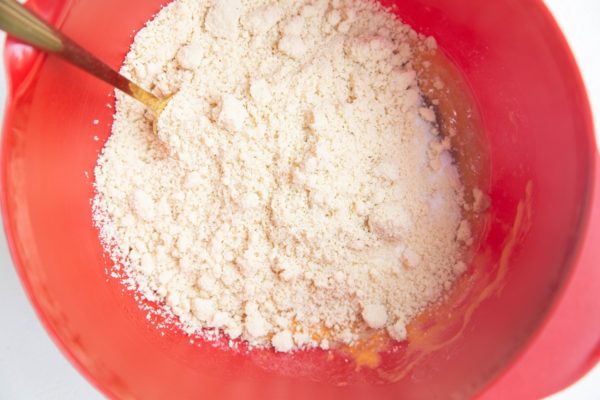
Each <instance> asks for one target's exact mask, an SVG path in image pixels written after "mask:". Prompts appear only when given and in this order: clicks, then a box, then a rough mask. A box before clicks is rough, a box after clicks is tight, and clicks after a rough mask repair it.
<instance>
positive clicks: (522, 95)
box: [0, 0, 600, 399]
mask: <svg viewBox="0 0 600 400" xmlns="http://www.w3.org/2000/svg"><path fill="white" fill-rule="evenodd" d="M162 2H163V1H162V0H137V1H127V2H123V1H119V0H88V1H85V2H76V1H69V0H61V1H52V0H32V1H30V2H29V6H30V7H32V8H34V9H36V10H37V11H38V12H39V13H40V14H42V15H44V16H45V17H46V18H48V19H49V20H51V21H53V22H54V23H55V24H57V25H59V26H61V27H62V29H63V30H64V31H65V32H66V33H67V34H68V35H70V36H71V37H73V38H74V39H75V40H77V41H78V42H80V43H81V44H82V45H83V46H85V47H88V48H89V49H90V50H92V51H93V52H94V53H96V54H97V55H98V56H100V58H102V59H103V60H105V61H106V62H108V63H109V64H110V65H112V66H114V67H118V66H119V65H120V63H121V62H122V60H123V57H124V55H125V53H126V51H127V48H128V45H129V43H130V42H131V39H132V34H133V32H135V31H137V30H139V29H140V28H141V27H142V26H143V24H144V22H145V21H146V20H147V19H148V18H149V17H150V16H151V15H152V14H153V13H155V12H156V11H157V10H158V9H159V7H160V4H161V3H162ZM390 3H391V2H387V4H390ZM397 3H398V4H397V12H398V14H399V15H400V16H401V17H402V18H403V19H404V20H405V21H407V22H409V23H410V24H411V25H413V26H414V27H415V28H416V29H417V30H419V31H421V32H423V33H427V34H433V35H434V36H435V37H436V38H437V39H438V42H439V44H440V47H441V48H442V49H443V50H444V51H445V52H446V54H447V55H448V56H449V57H450V58H452V59H453V60H454V61H455V62H456V64H457V65H458V66H459V68H460V69H461V71H462V72H463V73H464V75H465V78H466V80H467V81H468V82H469V84H470V86H471V88H472V90H473V94H474V96H475V98H476V100H477V103H478V105H479V108H480V112H481V114H482V117H483V123H484V126H485V131H486V133H487V135H488V140H489V144H490V148H491V152H492V178H491V185H490V188H489V190H490V193H491V197H492V203H493V207H492V215H491V218H492V220H491V221H492V222H491V224H490V230H489V235H488V236H487V240H486V241H485V242H484V243H483V244H482V246H481V249H480V252H479V254H480V256H479V258H478V261H477V262H476V264H478V266H473V267H472V268H471V272H470V273H469V276H468V277H467V278H465V279H464V281H463V285H464V287H465V288H467V289H469V290H466V291H465V293H466V294H465V295H464V296H462V297H461V298H460V299H459V300H457V301H456V302H455V304H448V305H444V306H442V308H441V310H442V311H444V312H446V314H445V315H451V317H450V316H449V317H448V318H447V319H448V321H446V322H447V323H446V325H447V326H445V327H444V329H443V330H442V331H437V330H420V329H419V328H420V325H419V324H418V323H415V326H414V327H413V329H412V336H411V340H410V341H409V344H408V345H406V344H405V345H402V346H400V347H399V348H398V349H397V352H395V353H386V354H382V360H383V361H382V364H381V366H380V367H379V368H378V369H376V370H370V369H369V368H362V369H357V368H356V365H355V364H354V363H353V362H346V360H345V359H344V358H343V356H342V355H340V354H338V353H332V354H327V353H325V352H322V351H310V352H300V353H297V354H294V355H277V354H274V353H273V352H271V351H268V350H254V351H250V352H249V353H247V354H238V353H234V352H232V351H229V350H222V349H219V348H216V347H214V346H212V345H210V344H208V343H203V342H200V343H199V342H197V341H196V343H194V344H191V343H190V342H189V339H188V338H187V337H185V336H184V335H182V334H181V333H178V332H177V331H167V332H166V334H165V336H162V335H161V333H160V331H159V330H157V329H155V328H154V327H153V326H151V325H150V324H149V323H148V322H147V320H146V318H145V317H146V315H145V313H144V312H142V311H141V310H140V309H139V308H138V306H137V303H136V302H135V300H134V299H133V297H132V295H131V294H130V293H128V292H125V291H123V290H122V287H121V285H120V284H119V283H118V282H117V281H115V280H112V279H108V276H107V274H106V272H105V269H106V268H109V267H110V262H109V261H108V260H107V259H106V257H105V256H104V255H103V252H102V247H101V245H100V243H99V242H98V239H97V232H96V230H95V229H94V227H93V225H92V222H91V209H90V198H91V197H92V195H93V187H92V179H93V176H92V175H93V168H94V164H95V160H96V157H97V154H98V152H99V151H100V149H101V147H102V144H103V142H104V141H105V140H106V138H107V136H108V134H109V131H110V124H111V115H112V109H109V108H108V107H107V104H112V103H113V99H112V94H111V90H110V88H109V87H107V86H105V85H104V84H102V83H100V82H98V81H96V80H95V79H94V78H91V77H88V76H87V75H85V74H84V73H82V72H80V71H78V70H76V69H74V68H73V67H71V66H68V65H66V64H64V63H63V62H62V61H60V60H57V59H55V58H52V57H45V56H40V55H39V54H38V53H37V52H35V51H32V50H31V49H30V48H29V47H27V46H24V45H21V44H18V43H16V42H14V41H9V42H8V44H7V47H6V52H5V61H6V64H7V70H8V74H9V78H10V82H11V88H10V93H9V103H8V108H7V114H6V120H5V125H4V132H3V137H2V152H1V157H2V158H1V160H0V168H1V179H2V181H1V182H2V186H1V197H0V198H1V201H2V211H3V216H4V221H5V229H6V232H7V237H8V239H9V245H10V249H11V252H12V255H13V259H14V262H15V265H16V268H17V270H18V272H19V275H20V277H21V279H22V282H23V285H24V287H25V289H26V291H27V293H28V294H29V296H30V299H31V301H32V303H33V304H34V306H35V308H36V310H37V312H38V314H39V316H40V318H41V320H42V321H43V323H44V325H45V326H46V328H47V330H48V332H49V333H50V335H51V336H52V337H53V338H54V339H55V341H56V343H57V344H58V345H59V346H60V347H61V349H62V350H63V351H64V352H65V354H66V355H67V356H68V357H69V358H70V359H71V361H72V362H73V363H74V364H75V365H76V366H77V367H78V368H79V370H80V371H81V372H82V373H83V374H84V375H86V376H87V377H88V379H90V381H91V382H93V383H94V384H95V385H96V386H97V387H98V388H99V389H101V390H102V391H103V392H104V393H105V394H107V395H109V396H110V397H114V398H142V399H160V398H178V399H179V398H181V399H187V398H240V397H243V398H263V399H269V398H273V399H277V398H310V397H312V398H315V399H321V398H323V399H324V398H331V397H333V396H335V397H337V396H345V397H346V398H350V399H352V398H356V399H358V398H365V397H366V396H368V397H369V398H381V399H385V398H390V399H391V398H427V399H434V398H448V397H455V398H464V397H470V396H473V395H475V394H479V395H480V396H481V397H482V398H490V399H493V398H507V397H510V398H524V399H533V398H539V397H541V396H542V395H545V394H548V393H550V392H551V391H554V390H557V389H559V388H561V387H563V386H564V385H566V384H568V383H570V382H572V381H573V380H574V379H576V378H577V377H578V376H579V375H580V374H581V373H583V372H584V371H585V370H587V369H588V368H589V367H590V366H591V365H593V364H594V363H595V362H596V361H597V359H598V356H599V350H598V343H599V340H600V321H598V319H597V318H590V316H591V315H593V312H594V310H596V311H597V310H598V309H599V308H600V288H599V285H600V283H599V282H600V269H599V268H598V267H597V260H598V259H599V257H600V251H599V250H598V249H597V247H595V246H594V243H600V237H599V236H600V215H599V211H598V208H599V207H598V204H600V182H599V178H598V174H596V175H594V171H595V169H596V168H597V162H598V153H597V150H596V147H595V144H594V139H593V127H592V121H591V116H590V111H589V106H588V103H587V99H586V96H585V90H584V88H583V85H582V82H581V79H580V76H579V73H578V71H577V69H576V66H575V63H574V61H573V58H572V56H571V54H570V52H569V50H568V48H567V46H566V44H565V41H564V39H563V37H562V35H561V34H560V31H559V30H558V28H557V27H556V25H555V23H554V21H553V20H552V19H551V17H550V16H549V14H548V11H547V10H546V9H545V8H544V6H543V5H542V4H541V2H539V1H533V0H524V1H523V0H497V1H493V2H480V3H478V4H477V5H476V6H474V5H473V4H474V2H473V1H469V0H405V1H402V2H397ZM95 119H97V120H99V121H100V123H99V124H97V125H94V124H92V121H93V120H95ZM94 136H97V137H98V138H99V140H98V141H96V140H94V139H93V137H94ZM594 182H595V186H594ZM594 187H595V189H594ZM594 190H595V194H594ZM593 195H594V196H595V197H592V196H593ZM592 204H595V205H596V206H595V208H594V210H593V212H592V211H591V210H592V207H591V206H592ZM584 242H585V245H584V246H583V247H582V244H583V243H584ZM459 303H460V304H459ZM427 321H428V320H427V318H425V322H427ZM421 322H423V321H421ZM421 325H425V324H421ZM542 328H543V329H542ZM440 332H442V333H443V334H440V335H439V337H437V336H436V333H440ZM442 344H443V345H442ZM515 361H516V362H515ZM382 380H385V381H389V380H392V381H394V382H393V383H386V384H376V383H374V382H379V381H382ZM342 382H345V383H346V385H345V386H339V384H340V383H342Z"/></svg>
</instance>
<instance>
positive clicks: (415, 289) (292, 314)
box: [94, 0, 486, 367]
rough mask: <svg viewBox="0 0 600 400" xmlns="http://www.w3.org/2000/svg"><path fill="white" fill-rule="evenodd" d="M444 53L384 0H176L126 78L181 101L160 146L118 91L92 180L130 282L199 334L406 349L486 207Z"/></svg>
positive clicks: (258, 342) (293, 345) (295, 346)
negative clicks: (468, 182) (458, 140)
mask: <svg viewBox="0 0 600 400" xmlns="http://www.w3.org/2000/svg"><path fill="white" fill-rule="evenodd" d="M205 14H206V19H205V21H204V24H201V23H200V22H199V20H198V19H199V16H201V15H205ZM238 25H239V26H241V27H239V26H238ZM435 54H437V49H436V44H435V40H434V39H433V38H432V37H423V36H419V35H418V34H417V33H416V32H415V31H413V30H412V29H410V28H409V27H408V26H406V25H403V24H402V23H400V22H399V21H398V20H397V18H396V17H395V16H394V15H393V14H391V13H389V12H387V11H386V10H384V9H383V8H381V6H380V5H378V4H376V3H369V2H364V1H340V2H337V3H334V4H329V3H328V2H319V3H313V2H295V3H293V4H286V3H277V2H275V3H264V4H260V2H248V3H237V2H225V1H223V2H216V3H214V4H211V3H208V2H198V1H188V0H179V1H176V2H173V3H171V4H170V5H169V6H167V7H166V8H164V9H163V10H162V11H161V12H160V13H159V14H158V15H157V16H156V17H155V18H154V19H153V20H152V21H151V22H150V23H149V24H148V25H147V27H146V28H144V29H143V30H141V31H140V32H139V33H138V34H137V36H136V38H135V41H134V44H133V47H132V49H131V51H130V52H129V54H128V55H127V58H126V62H125V66H124V67H123V73H124V74H126V75H129V76H131V77H132V78H133V79H134V80H135V81H137V82H141V84H142V85H144V86H145V87H149V88H151V90H152V91H154V92H155V93H156V94H157V95H158V96H161V97H170V96H172V98H171V101H170V102H169V105H168V106H167V108H166V109H165V110H164V112H163V114H162V115H161V116H160V118H159V120H158V124H157V126H158V138H156V137H154V135H153V134H152V125H153V121H152V119H151V118H145V114H146V113H147V111H146V110H145V109H144V108H143V107H141V106H140V105H139V104H138V103H137V102H135V101H131V99H130V98H127V97H125V96H121V95H120V94H119V95H118V97H117V103H116V116H115V123H114V124H113V127H112V135H111V136H110V138H109V140H108V141H107V143H106V145H105V147H104V150H103V154H102V155H101V156H100V158H99V161H98V166H97V168H96V173H95V178H96V180H95V185H96V189H97V192H98V193H97V195H96V197H95V202H94V209H95V220H96V223H97V225H98V227H99V230H100V231H101V236H102V239H103V241H104V245H105V248H106V249H107V250H108V252H109V253H110V254H111V256H112V259H113V261H114V262H115V263H116V268H117V271H116V272H117V273H118V272H121V271H122V272H123V276H124V280H125V281H127V282H129V281H130V280H131V281H132V282H134V283H135V285H136V289H137V290H138V291H139V292H140V294H141V295H142V296H143V297H144V298H145V299H147V300H150V301H159V302H165V303H166V308H167V310H168V311H169V312H171V313H172V314H174V315H175V316H176V317H177V319H178V320H179V322H180V323H181V324H182V325H183V327H184V329H185V330H186V331H187V332H189V333H198V334H200V338H204V339H206V337H207V335H208V336H211V337H216V336H219V333H220V332H224V333H225V334H226V335H227V337H228V338H229V339H232V340H233V339H237V338H241V339H242V340H243V341H244V342H246V343H249V344H250V345H251V346H254V347H256V346H258V347H265V346H273V347H274V348H275V350H277V351H279V352H289V351H292V350H299V349H310V348H315V347H320V348H321V349H323V350H329V349H332V351H335V350H338V351H341V350H342V349H341V348H340V346H339V345H343V346H349V347H350V349H349V350H350V354H347V356H348V357H349V358H348V360H349V361H356V362H357V363H358V365H359V366H361V365H360V364H361V361H360V356H359V359H357V360H354V359H353V357H352V354H353V353H354V352H356V351H357V350H358V349H360V348H361V347H364V345H365V344H366V343H369V342H370V341H371V340H372V339H373V338H374V337H375V336H381V337H380V338H379V340H381V341H382V344H383V343H384V342H385V341H386V340H385V339H386V338H387V337H389V338H391V339H395V340H397V341H404V340H405V339H406V335H407V325H408V324H409V323H410V321H412V320H413V319H414V318H415V317H416V316H417V315H418V314H420V313H422V312H423V311H424V310H425V309H426V308H427V307H428V306H430V305H431V304H432V303H434V302H435V301H437V300H438V299H440V298H441V297H443V296H445V295H447V293H446V292H447V291H448V290H449V289H450V288H451V286H452V284H453V282H454V280H455V279H456V278H457V277H459V276H460V275H461V274H462V273H463V272H464V271H465V270H466V269H467V263H469V262H470V258H471V257H470V253H471V252H470V251H469V250H470V246H471V245H472V244H473V243H474V242H475V240H474V238H473V232H472V228H471V226H472V225H473V223H472V221H471V218H468V217H467V210H471V211H472V210H474V209H475V211H474V215H476V216H477V219H481V218H482V217H481V215H482V212H483V211H485V208H486V204H485V203H486V200H485V195H484V194H483V192H482V191H481V189H479V188H478V187H467V188H465V187H464V186H463V183H462V181H464V179H461V175H464V174H460V173H459V171H458V169H457V167H456V163H455V162H454V159H453V156H452V155H451V153H450V151H451V150H453V149H454V150H457V148H456V147H454V146H453V145H452V138H453V137H456V136H461V137H467V136H468V135H469V134H470V133H471V132H465V133H464V134H463V132H462V129H463V126H458V125H457V124H456V119H457V118H456V117H455V118H452V117H450V114H452V115H459V114H460V115H461V116H462V115H465V116H464V119H471V120H474V119H475V116H474V115H473V114H474V109H473V107H471V108H469V111H470V114H469V115H468V116H467V115H466V112H465V110H462V109H461V110H457V109H455V108H451V107H453V100H454V96H452V95H451V94H452V93H451V92H452V90H451V89H452V88H453V87H454V86H450V85H452V84H453V83H454V81H453V80H450V79H448V82H447V83H446V82H444V79H442V78H447V76H443V77H442V76H438V75H437V74H435V72H434V69H435V68H442V67H443V65H441V64H440V63H439V62H437V61H438V60H443V58H442V57H435ZM224 55H227V56H226V57H224ZM425 58H427V59H425ZM434 62H437V63H436V65H435V66H434V65H433V63H434ZM428 69H429V72H428V73H427V74H426V71H427V70H428ZM445 72H446V74H448V73H449V71H445ZM418 77H421V79H422V81H423V82H424V83H425V82H426V81H427V80H430V81H431V82H429V85H428V87H429V88H430V91H429V93H428V97H427V102H429V104H427V103H426V100H425V98H424V95H423V92H422V89H421V88H420V86H419V84H418ZM438 92H439V93H438ZM440 93H443V95H444V99H445V100H447V101H446V103H444V105H445V106H446V107H447V108H446V109H444V111H445V112H446V114H445V116H446V115H447V117H448V118H447V122H448V123H445V121H437V118H436V109H437V108H438V107H437V105H440V104H441V100H440V97H441V96H440V95H439V94H440ZM462 97H465V96H461V98H462ZM463 150H464V151H469V150H471V151H473V152H474V153H476V154H482V153H483V149H481V148H477V149H463ZM479 159H485V157H481V156H480V157H479ZM464 169H465V171H478V172H479V175H481V172H482V171H484V170H485V169H486V168H485V167H481V166H479V165H468V166H466V165H465V168H464ZM471 175H473V173H471ZM476 178H477V177H476ZM465 191H467V192H469V195H468V196H465ZM473 193H475V194H477V202H476V203H477V204H475V201H474V200H473V199H472V198H473ZM232 345H235V347H238V342H235V343H234V342H232ZM382 350H384V349H383V348H381V349H380V348H373V349H371V350H370V352H371V353H373V354H371V355H370V356H369V357H371V358H374V357H375V356H376V352H379V351H382ZM364 351H365V352H367V350H364ZM362 357H364V356H362ZM376 364H377V362H376V361H370V362H369V365H370V366H371V367H376V366H377V365H376Z"/></svg>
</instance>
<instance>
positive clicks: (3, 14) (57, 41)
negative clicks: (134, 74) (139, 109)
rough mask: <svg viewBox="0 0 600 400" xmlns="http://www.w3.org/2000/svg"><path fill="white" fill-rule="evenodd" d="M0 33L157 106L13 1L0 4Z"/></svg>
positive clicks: (147, 95)
mask: <svg viewBox="0 0 600 400" xmlns="http://www.w3.org/2000/svg"><path fill="white" fill-rule="evenodd" d="M0 29H2V30H4V31H6V32H7V33H9V34H10V35H12V36H14V37H16V38H17V39H20V40H22V41H24V42H26V43H29V44H31V45H33V46H35V47H37V48H39V49H40V50H44V51H46V52H49V53H54V54H56V55H58V56H59V57H61V58H63V59H64V60H66V61H68V62H69V63H71V64H73V65H76V66H77V67H79V68H81V69H83V70H84V71H87V72H88V73H90V74H92V75H94V76H95V77H97V78H99V79H101V80H103V81H104V82H106V83H108V84H109V85H111V86H114V87H116V88H117V89H120V90H121V91H123V92H125V93H126V94H128V95H130V96H132V97H134V98H135V99H137V100H139V101H141V102H142V103H144V104H146V105H147V106H148V107H150V108H152V109H154V107H155V106H156V104H158V103H160V99H158V98H157V97H156V96H154V95H153V94H151V93H149V92H147V91H146V90H144V89H142V88H141V87H139V86H138V85H136V84H135V83H133V82H131V81H130V80H129V79H127V78H125V77H124V76H122V75H121V74H119V73H118V72H117V71H115V70H114V69H112V68H111V67H109V66H108V65H106V64H105V63H104V62H102V61H101V60H99V59H98V58H96V57H95V56H94V55H93V54H91V53H90V52H88V51H87V50H85V49H84V48H82V47H81V46H79V45H78V44H77V43H75V42H74V41H73V40H71V39H69V38H68V37H67V36H66V35H64V34H62V33H61V32H59V31H57V30H56V29H54V28H53V27H52V26H50V25H49V24H48V23H47V22H45V21H44V20H42V19H41V18H40V17H38V16H37V15H35V14H34V13H32V12H31V11H29V10H28V9H27V8H25V7H24V6H23V5H21V4H20V3H19V2H17V1H16V0H0Z"/></svg>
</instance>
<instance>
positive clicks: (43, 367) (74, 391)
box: [0, 0, 600, 400]
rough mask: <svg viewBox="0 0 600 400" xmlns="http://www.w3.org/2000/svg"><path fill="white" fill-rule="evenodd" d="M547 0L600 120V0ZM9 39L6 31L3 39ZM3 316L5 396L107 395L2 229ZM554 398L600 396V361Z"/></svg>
mask: <svg viewBox="0 0 600 400" xmlns="http://www.w3.org/2000/svg"><path fill="white" fill-rule="evenodd" d="M492 1H493V0H492ZM546 3H547V4H548V6H549V7H550V9H551V10H552V11H553V12H554V14H555V16H556V18H557V19H558V22H559V24H560V25H561V27H562V28H563V30H564V32H565V34H566V36H567V39H568V40H569V42H570V43H571V46H572V48H573V51H574V52H575V55H576V57H577V59H578V61H579V64H580V67H581V69H582V72H583V74H584V79H585V80H586V84H587V87H588V91H589V94H590V97H591V100H592V106H593V109H594V115H595V118H596V126H599V122H600V19H599V18H600V0H546ZM507 22H508V21H507ZM3 41H4V40H3V35H1V34H0V42H3ZM5 92H6V79H5V77H4V67H3V66H0V114H1V113H2V112H3V110H4V102H5ZM597 136H598V134H597ZM599 139H600V137H599ZM599 142H600V140H599ZM0 321H1V323H0V400H3V399H11V400H23V399H27V400H29V399H57V400H58V399H60V400H71V399H101V398H102V396H101V395H100V394H99V393H98V392H97V391H96V390H95V389H94V388H93V387H92V386H91V385H90V384H89V383H88V382H87V381H86V380H85V379H84V378H82V377H81V376H80V375H79V374H78V373H77V371H75V369H74V368H73V367H72V366H71V365H70V364H69V363H68V362H67V361H66V359H65V358H64V357H63V356H62V355H61V354H60V352H59V351H58V349H57V348H56V347H55V346H54V344H53V343H52V341H51V340H50V339H49V337H48V336H47V334H46V332H45V331H44V330H43V328H42V326H41V325H40V323H39V322H38V320H37V319H36V316H35V314H34V312H33V309H32V308H31V305H30V304H29V302H28V300H27V298H26V297H25V294H24V292H23V289H22V288H21V285H20V283H19V281H18V278H17V276H16V274H15V271H14V269H13V266H12V262H11V260H10V257H9V254H8V250H7V248H6V241H5V239H4V232H3V231H2V230H1V229H0ZM557 368H560V366H559V365H557ZM551 399H552V400H567V399H568V400H571V399H573V400H598V399H600V365H599V366H596V368H595V369H594V370H593V371H592V372H591V373H590V374H588V375H587V376H586V377H585V378H583V379H582V380H581V381H580V382H578V383H577V384H575V385H573V386H572V387H570V388H569V389H567V390H566V391H564V392H562V393H559V394H557V395H555V396H552V398H551Z"/></svg>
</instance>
